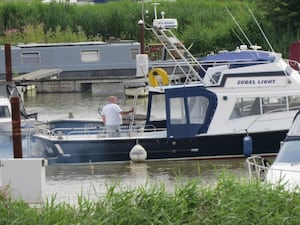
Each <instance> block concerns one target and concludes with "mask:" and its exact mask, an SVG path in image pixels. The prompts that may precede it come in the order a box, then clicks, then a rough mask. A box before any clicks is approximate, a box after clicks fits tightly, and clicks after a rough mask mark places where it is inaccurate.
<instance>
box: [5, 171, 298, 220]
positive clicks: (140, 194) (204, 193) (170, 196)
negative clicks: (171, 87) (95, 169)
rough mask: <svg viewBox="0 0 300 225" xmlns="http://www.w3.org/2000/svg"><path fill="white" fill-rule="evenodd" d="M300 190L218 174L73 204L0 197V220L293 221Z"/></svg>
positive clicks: (110, 191) (113, 191)
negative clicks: (210, 181) (209, 181)
mask: <svg viewBox="0 0 300 225" xmlns="http://www.w3.org/2000/svg"><path fill="white" fill-rule="evenodd" d="M299 207H300V194H299V193H298V192H288V191H285V190H284V188H283V187H282V186H277V187H272V186H270V185H268V184H265V183H262V182H259V181H255V182H249V181H248V180H241V179H238V178H236V177H233V176H230V175H226V174H225V175H224V174H222V175H220V178H219V180H218V182H217V183H216V184H214V185H210V186H204V185H203V184H202V182H201V181H200V180H198V179H191V180H189V181H185V182H178V185H176V187H175V188H174V190H172V191H170V190H167V188H166V187H165V185H164V184H163V183H162V184H160V185H156V186H152V187H150V186H149V185H147V184H146V185H144V186H140V187H137V188H133V189H124V188H123V189H122V188H120V187H118V186H117V185H115V186H110V187H107V193H106V195H105V196H99V198H98V199H96V200H91V199H87V198H85V197H83V196H82V195H80V196H78V201H77V204H69V203H65V202H62V203H58V202H57V201H56V197H55V196H53V197H52V198H50V199H48V200H47V201H46V202H45V203H44V204H43V205H41V206H40V207H31V206H29V205H28V204H26V203H25V202H23V201H13V200H12V199H10V198H9V197H8V196H5V195H4V194H1V196H0V218H1V219H0V224H1V225H2V224H22V225H26V224H28V225H29V224H30V225H34V224H45V225H48V224H49V225H53V224H86V225H87V224H88V225H90V224H97V225H99V224H100V225H101V224H109V225H113V224H130V225H135V224H138V225H140V224H143V225H147V224H149V225H150V224H155V225H156V224H164V225H165V224H172V225H173V224H205V225H210V224H211V225H215V224H228V225H229V224H230V225H235V224H238V225H240V224H263V225H267V224H298V222H299V221H300V210H299Z"/></svg>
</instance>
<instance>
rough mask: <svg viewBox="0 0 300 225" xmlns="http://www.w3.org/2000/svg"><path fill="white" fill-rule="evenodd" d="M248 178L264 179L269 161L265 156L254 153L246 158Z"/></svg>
mask: <svg viewBox="0 0 300 225" xmlns="http://www.w3.org/2000/svg"><path fill="white" fill-rule="evenodd" d="M246 162H247V166H248V172H249V176H250V180H262V181H264V180H265V179H266V175H267V172H268V170H269V167H270V163H269V161H268V160H266V159H265V158H263V157H261V156H259V155H255V156H251V157H248V158H247V159H246Z"/></svg>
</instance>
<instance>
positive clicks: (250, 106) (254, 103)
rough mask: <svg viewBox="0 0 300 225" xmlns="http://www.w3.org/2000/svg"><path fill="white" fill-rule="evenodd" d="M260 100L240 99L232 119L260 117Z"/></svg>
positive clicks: (232, 113) (233, 111)
mask: <svg viewBox="0 0 300 225" xmlns="http://www.w3.org/2000/svg"><path fill="white" fill-rule="evenodd" d="M260 112H261V109H260V98H258V97H257V98H238V99H237V101H236V103H235V105H234V107H233V110H232V112H231V115H230V119H237V118H240V117H246V116H252V115H259V114H260Z"/></svg>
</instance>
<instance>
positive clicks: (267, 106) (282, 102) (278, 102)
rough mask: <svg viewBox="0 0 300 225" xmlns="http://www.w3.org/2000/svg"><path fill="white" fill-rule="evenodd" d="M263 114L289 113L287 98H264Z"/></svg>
mask: <svg viewBox="0 0 300 225" xmlns="http://www.w3.org/2000/svg"><path fill="white" fill-rule="evenodd" d="M262 110H263V113H272V112H282V111H287V100H286V97H265V98H262Z"/></svg>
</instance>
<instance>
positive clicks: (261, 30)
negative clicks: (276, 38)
mask: <svg viewBox="0 0 300 225" xmlns="http://www.w3.org/2000/svg"><path fill="white" fill-rule="evenodd" d="M246 6H247V8H248V10H249V12H250V14H251V16H252V17H253V19H254V21H255V23H256V25H257V26H258V28H259V30H260V32H261V33H262V35H263V36H264V38H265V40H266V42H267V43H268V45H269V47H270V49H271V50H272V52H274V49H273V47H272V45H271V44H270V42H269V40H268V38H267V37H266V35H265V33H264V31H263V29H262V28H261V26H260V25H259V23H258V21H257V19H256V18H255V16H254V14H253V12H252V10H251V9H250V7H249V6H248V4H246Z"/></svg>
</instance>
